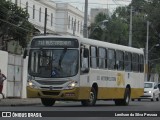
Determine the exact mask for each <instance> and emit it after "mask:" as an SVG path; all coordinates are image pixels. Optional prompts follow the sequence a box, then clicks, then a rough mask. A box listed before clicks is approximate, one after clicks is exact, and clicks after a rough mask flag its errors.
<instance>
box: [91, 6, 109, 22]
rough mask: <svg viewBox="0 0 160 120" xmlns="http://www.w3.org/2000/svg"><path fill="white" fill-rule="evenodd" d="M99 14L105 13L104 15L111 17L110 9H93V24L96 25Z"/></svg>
mask: <svg viewBox="0 0 160 120" xmlns="http://www.w3.org/2000/svg"><path fill="white" fill-rule="evenodd" d="M99 13H104V14H106V15H108V16H109V9H105V8H91V11H90V15H91V16H90V18H91V23H94V21H95V17H96V16H97V15H98V14H99Z"/></svg>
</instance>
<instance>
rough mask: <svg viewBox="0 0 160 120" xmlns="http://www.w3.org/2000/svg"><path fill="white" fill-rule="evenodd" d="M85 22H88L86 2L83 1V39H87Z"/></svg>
mask: <svg viewBox="0 0 160 120" xmlns="http://www.w3.org/2000/svg"><path fill="white" fill-rule="evenodd" d="M87 22H88V0H85V11H84V26H83V37H84V38H87V37H88V35H87V34H88V29H87Z"/></svg>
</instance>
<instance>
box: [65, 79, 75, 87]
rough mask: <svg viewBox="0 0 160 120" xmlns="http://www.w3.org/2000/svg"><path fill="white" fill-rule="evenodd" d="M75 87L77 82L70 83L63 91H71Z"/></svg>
mask: <svg viewBox="0 0 160 120" xmlns="http://www.w3.org/2000/svg"><path fill="white" fill-rule="evenodd" d="M76 85H77V81H72V82H70V83H69V84H68V85H67V86H66V88H65V89H73V88H75V87H76Z"/></svg>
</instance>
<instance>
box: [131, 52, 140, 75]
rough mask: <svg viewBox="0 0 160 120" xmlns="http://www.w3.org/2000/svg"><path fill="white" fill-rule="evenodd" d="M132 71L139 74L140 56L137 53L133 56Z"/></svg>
mask: <svg viewBox="0 0 160 120" xmlns="http://www.w3.org/2000/svg"><path fill="white" fill-rule="evenodd" d="M132 70H133V71H134V72H139V56H138V54H136V53H133V54H132Z"/></svg>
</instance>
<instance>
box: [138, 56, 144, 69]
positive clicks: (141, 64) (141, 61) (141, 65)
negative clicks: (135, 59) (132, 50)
mask: <svg viewBox="0 0 160 120" xmlns="http://www.w3.org/2000/svg"><path fill="white" fill-rule="evenodd" d="M139 64H140V65H139V66H140V72H144V57H143V55H140V59H139Z"/></svg>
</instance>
